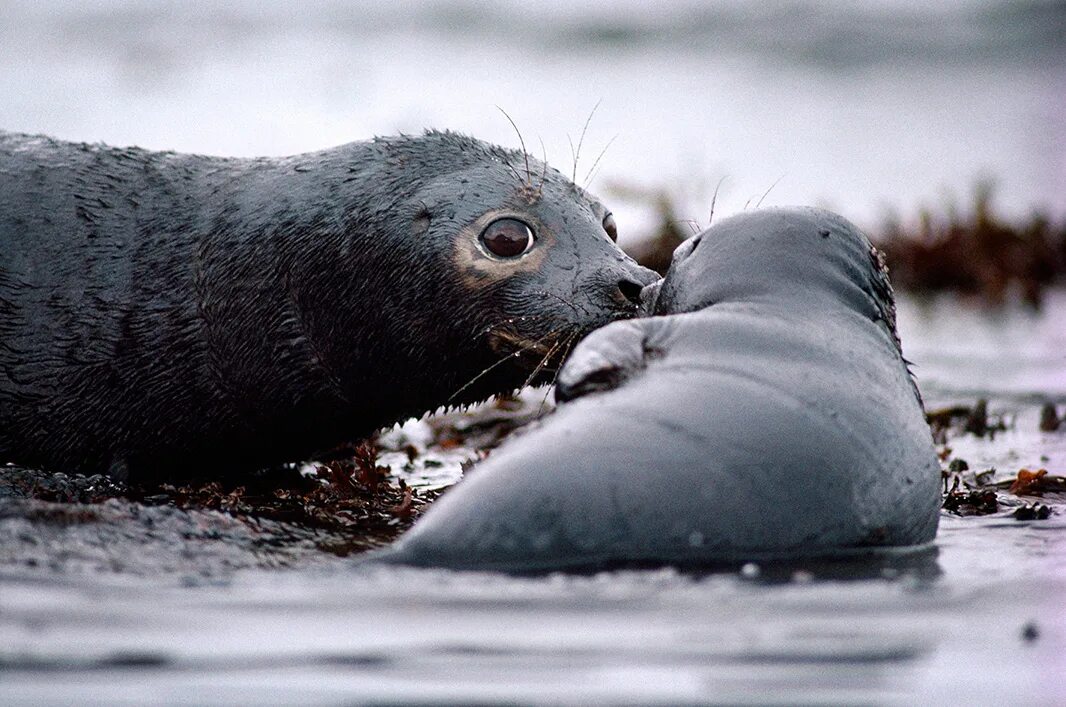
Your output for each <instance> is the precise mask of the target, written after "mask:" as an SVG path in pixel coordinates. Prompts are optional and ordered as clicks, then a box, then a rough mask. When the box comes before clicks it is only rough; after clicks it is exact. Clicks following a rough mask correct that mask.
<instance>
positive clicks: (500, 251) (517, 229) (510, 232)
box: [481, 218, 533, 258]
mask: <svg viewBox="0 0 1066 707" xmlns="http://www.w3.org/2000/svg"><path fill="white" fill-rule="evenodd" d="M481 242H482V243H484V244H485V247H486V248H488V250H489V252H490V253H492V254H493V255H498V256H499V257H501V258H516V257H518V256H519V255H522V253H525V252H526V251H527V250H529V249H530V248H532V247H533V229H531V228H530V227H529V226H527V225H526V224H524V223H522V222H521V221H519V220H518V219H516V218H500V219H496V220H495V221H493V222H492V223H490V224H489V225H488V226H486V227H485V230H484V231H482V232H481Z"/></svg>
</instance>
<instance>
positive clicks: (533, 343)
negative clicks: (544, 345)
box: [446, 330, 558, 403]
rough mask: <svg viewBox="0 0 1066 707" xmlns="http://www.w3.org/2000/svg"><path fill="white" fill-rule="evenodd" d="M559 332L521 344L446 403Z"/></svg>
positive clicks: (453, 394) (552, 332)
mask: <svg viewBox="0 0 1066 707" xmlns="http://www.w3.org/2000/svg"><path fill="white" fill-rule="evenodd" d="M557 331H558V330H555V331H551V332H549V333H547V334H545V335H544V336H542V337H540V338H539V339H536V340H534V341H530V342H527V343H526V344H525V345H524V346H523V345H521V344H519V347H520V348H519V349H518V350H517V351H512V352H510V353H508V354H507V355H506V356H504V357H503V358H501V359H500V360H499V361H496V362H495V363H493V364H492V365H491V366H489V367H488V368H486V369H485V370H483V371H481V373H478V374H477V375H476V376H474V377H473V378H471V379H470V380H469V381H467V382H466V383H465V384H464V385H463V386H462V387H461V388H459V390H457V391H455V392H454V393H452V394H451V396H450V397H449V398H448V400H447V401H446V402H448V403H450V402H451V401H453V400H455V398H456V397H457V396H458V395H459V394H460V393H462V392H463V391H464V390H466V389H467V388H469V387H470V386H472V385H473V384H474V383H476V382H477V381H479V380H481V378H483V377H484V376H486V375H487V374H489V373H490V372H492V371H494V370H496V369H497V368H498V367H500V366H502V365H503V364H505V363H507V362H508V361H510V360H511V359H514V358H518V357H519V356H521V355H522V354H523V353H524V352H526V351H529V350H531V349H533V348H534V347H536V346H538V345H539V344H540V343H541V342H542V341H544V340H545V339H549V338H551V337H552V336H555V334H556V333H557ZM515 343H518V342H515Z"/></svg>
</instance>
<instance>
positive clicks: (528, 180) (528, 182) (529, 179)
mask: <svg viewBox="0 0 1066 707" xmlns="http://www.w3.org/2000/svg"><path fill="white" fill-rule="evenodd" d="M496 110H498V111H500V112H501V113H503V117H505V118H507V122H509V123H510V124H511V127H512V128H514V131H515V133H516V134H517V135H518V142H519V144H521V145H522V156H523V157H524V158H525V160H526V186H528V187H529V188H530V189H532V188H533V174H532V173H531V172H530V171H529V152H528V151H527V150H526V141H525V139H524V138H523V137H522V131H521V130H519V129H518V126H517V125H515V122H514V120H513V119H512V118H511V116H510V115H508V114H507V111H505V110H504V109H503V108H500V107H499V106H496Z"/></svg>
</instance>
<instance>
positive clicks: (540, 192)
mask: <svg viewBox="0 0 1066 707" xmlns="http://www.w3.org/2000/svg"><path fill="white" fill-rule="evenodd" d="M537 139H538V140H540V154H541V164H543V165H544V168H543V169H542V170H541V173H540V186H539V187H537V198H538V199H539V198H540V197H542V196H544V182H546V181H547V180H548V150H547V148H545V147H544V138H542V137H540V136H539V135H538V136H537Z"/></svg>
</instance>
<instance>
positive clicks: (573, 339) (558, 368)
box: [537, 329, 581, 415]
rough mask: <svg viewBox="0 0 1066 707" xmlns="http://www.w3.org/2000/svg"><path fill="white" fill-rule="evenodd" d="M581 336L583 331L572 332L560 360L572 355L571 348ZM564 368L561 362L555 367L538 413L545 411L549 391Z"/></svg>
mask: <svg viewBox="0 0 1066 707" xmlns="http://www.w3.org/2000/svg"><path fill="white" fill-rule="evenodd" d="M580 336H581V332H580V331H579V330H576V329H575V330H574V331H572V332H570V338H568V339H567V340H566V348H565V349H563V355H562V356H560V357H559V360H560V362H563V361H566V357H567V356H569V355H570V349H572V348H573V346H574V342H576V341H577V340H578V339H579V338H580ZM562 370H563V367H562V365H561V363H560V365H559V366H556V367H555V372H554V374H553V375H552V379H551V381H550V382H549V383H548V385H547V386H546V390H545V391H544V397H543V398H541V399H540V407H538V408H537V414H538V415H540V414H541V413H542V412H544V405H545V404H546V403H547V402H548V393H549V392H551V389H552V386H553V385H555V381H557V380H559V373H560V372H561V371H562Z"/></svg>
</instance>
